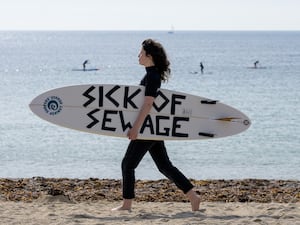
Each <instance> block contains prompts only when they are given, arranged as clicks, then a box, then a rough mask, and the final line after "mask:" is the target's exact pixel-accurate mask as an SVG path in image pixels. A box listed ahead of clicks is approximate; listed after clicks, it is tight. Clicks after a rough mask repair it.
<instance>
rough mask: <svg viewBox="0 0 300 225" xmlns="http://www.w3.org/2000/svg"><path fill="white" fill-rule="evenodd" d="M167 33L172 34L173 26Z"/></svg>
mask: <svg viewBox="0 0 300 225" xmlns="http://www.w3.org/2000/svg"><path fill="white" fill-rule="evenodd" d="M168 34H174V27H173V26H172V27H171V30H169V31H168Z"/></svg>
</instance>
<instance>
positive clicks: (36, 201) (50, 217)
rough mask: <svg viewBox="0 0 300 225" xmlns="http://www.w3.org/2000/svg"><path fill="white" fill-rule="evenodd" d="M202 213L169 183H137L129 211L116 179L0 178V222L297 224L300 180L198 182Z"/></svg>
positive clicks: (299, 217) (183, 224)
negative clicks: (124, 208)
mask: <svg viewBox="0 0 300 225" xmlns="http://www.w3.org/2000/svg"><path fill="white" fill-rule="evenodd" d="M192 182H193V183H194V184H195V190H196V191H197V192H198V193H199V194H200V196H201V198H202V203H201V207H200V208H201V210H200V211H197V212H192V211H191V209H190V204H189V203H188V202H187V201H186V198H185V196H184V195H183V194H182V193H181V192H178V191H177V189H176V187H175V186H173V184H172V183H170V182H169V181H168V180H158V181H138V182H137V198H136V202H135V203H134V206H133V208H132V210H131V211H130V212H129V211H111V209H112V208H114V207H116V206H118V205H119V204H120V201H121V192H120V187H121V184H120V181H118V180H109V179H103V180H100V179H87V180H79V179H47V178H40V177H39V178H30V179H14V180H11V179H0V224H31V225H33V224H88V225H89V224H97V225H100V224H103V225H104V224H117V225H118V224H120V225H121V224H122V225H123V224H175V225H181V224H182V225H188V224H189V225H190V224H293V225H294V224H300V192H299V190H300V182H299V181H282V180H281V181H280V180H230V181H226V180H211V181H196V180H192Z"/></svg>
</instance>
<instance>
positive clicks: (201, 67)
mask: <svg viewBox="0 0 300 225" xmlns="http://www.w3.org/2000/svg"><path fill="white" fill-rule="evenodd" d="M200 70H201V73H203V70H204V66H203V63H202V62H200Z"/></svg>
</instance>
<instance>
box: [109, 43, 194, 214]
mask: <svg viewBox="0 0 300 225" xmlns="http://www.w3.org/2000/svg"><path fill="white" fill-rule="evenodd" d="M138 58H139V64H140V65H142V66H144V67H145V70H146V75H145V76H144V78H143V79H142V80H141V82H140V85H143V86H145V93H144V100H143V105H142V107H141V109H140V111H139V113H138V116H137V118H136V119H135V121H134V123H133V126H132V128H131V129H130V130H129V131H128V133H127V136H128V138H129V139H130V143H129V145H128V148H127V151H126V153H125V156H124V158H123V160H122V177H123V179H122V191H123V194H122V196H123V203H122V205H121V206H119V207H117V208H114V209H112V210H130V209H131V207H132V202H133V199H134V198H135V191H134V187H135V169H136V168H137V166H138V165H139V163H140V161H141V160H142V158H143V157H144V155H145V154H146V153H147V152H148V151H149V153H150V155H151V157H152V159H153V160H154V162H155V164H156V166H157V168H158V170H159V171H160V172H161V173H162V174H164V175H165V176H166V177H167V178H169V179H170V180H171V181H173V182H174V183H175V185H176V186H177V187H178V188H179V189H181V190H182V191H183V193H185V194H186V196H187V198H188V199H189V200H190V202H191V206H192V210H193V211H197V210H199V206H200V197H199V196H198V195H197V194H196V192H195V191H194V190H193V185H192V183H191V182H190V181H189V180H188V179H187V178H186V177H185V176H184V175H183V174H182V173H181V172H180V171H179V170H178V169H177V168H176V167H174V166H173V164H172V163H171V161H170V159H169V157H168V154H167V150H166V147H165V143H164V141H158V140H141V139H138V133H139V130H140V127H141V125H142V123H143V122H144V120H145V118H146V116H147V115H148V113H149V112H150V110H151V108H152V105H153V102H154V100H155V97H156V96H157V92H158V88H160V86H161V82H164V81H166V80H168V78H169V76H170V72H171V69H170V67H169V66H170V62H169V60H168V58H167V55H166V52H165V50H164V48H163V46H162V45H161V44H160V43H159V42H156V41H154V40H152V39H146V40H145V41H143V42H142V48H141V50H140V53H139V55H138Z"/></svg>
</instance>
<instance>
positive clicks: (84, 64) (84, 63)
mask: <svg viewBox="0 0 300 225" xmlns="http://www.w3.org/2000/svg"><path fill="white" fill-rule="evenodd" d="M88 62H89V60H88V59H87V60H85V61H84V62H83V64H82V66H83V70H84V71H85V67H86V64H88Z"/></svg>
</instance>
